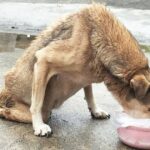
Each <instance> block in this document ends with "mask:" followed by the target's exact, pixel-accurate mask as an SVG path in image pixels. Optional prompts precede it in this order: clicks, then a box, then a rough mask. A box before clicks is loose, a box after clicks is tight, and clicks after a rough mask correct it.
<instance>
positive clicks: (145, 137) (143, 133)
mask: <svg viewBox="0 0 150 150" xmlns="http://www.w3.org/2000/svg"><path fill="white" fill-rule="evenodd" d="M117 132H118V136H119V138H120V140H121V141H122V142H123V143H125V144H127V145H129V146H131V147H134V148H140V149H148V150H150V129H144V128H139V127H133V126H129V127H119V128H118V129H117Z"/></svg>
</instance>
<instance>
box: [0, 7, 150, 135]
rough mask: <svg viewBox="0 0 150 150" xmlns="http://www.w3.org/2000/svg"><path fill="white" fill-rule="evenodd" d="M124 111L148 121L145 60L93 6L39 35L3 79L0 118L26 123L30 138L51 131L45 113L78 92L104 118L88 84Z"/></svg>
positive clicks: (149, 97)
mask: <svg viewBox="0 0 150 150" xmlns="http://www.w3.org/2000/svg"><path fill="white" fill-rule="evenodd" d="M103 81H104V83H105V84H106V86H107V88H108V90H109V91H110V92H112V94H113V95H114V96H115V97H116V99H117V100H118V101H119V103H120V104H121V105H122V106H123V108H124V110H125V111H126V112H127V113H129V114H130V115H132V116H134V117H144V118H145V117H150V92H149V89H150V71H149V66H148V60H147V58H146V57H145V56H144V54H143V52H142V51H141V50H140V46H139V44H138V43H137V41H136V40H135V39H134V37H133V36H132V35H131V33H130V32H129V31H128V30H127V29H126V28H125V27H124V26H123V25H122V24H121V23H120V22H119V21H118V20H117V19H116V18H115V17H114V16H113V15H112V14H111V12H110V11H109V10H108V9H107V8H106V7H105V6H103V5H100V4H93V5H90V6H88V7H87V8H84V9H82V10H81V11H79V12H76V13H74V14H71V15H69V16H67V17H66V18H64V19H61V21H59V22H58V23H57V24H55V26H54V27H48V28H47V29H46V30H45V31H43V32H42V33H41V34H40V35H39V36H38V37H37V39H36V40H35V41H33V42H32V44H31V45H30V47H29V48H28V49H27V50H26V51H25V52H24V54H23V56H22V57H20V58H19V59H18V61H17V62H16V65H15V66H14V67H13V68H12V69H11V70H9V71H8V73H7V74H6V76H5V88H4V89H3V90H2V91H1V93H0V115H1V116H2V117H5V118H6V119H9V120H13V121H19V122H32V124H33V128H34V131H35V132H34V133H35V135H41V136H45V135H48V134H50V133H51V128H50V126H49V125H47V124H45V123H44V122H46V121H47V118H48V115H49V113H50V112H51V111H52V109H54V108H58V107H59V106H60V105H61V104H62V103H63V102H64V101H65V100H67V98H69V97H70V96H72V95H73V94H74V93H76V92H77V91H79V90H80V89H81V88H84V92H85V97H86V100H87V104H88V108H89V110H90V111H91V114H92V116H93V117H95V118H103V119H105V118H109V117H110V115H109V114H108V113H107V112H105V111H103V110H101V109H100V108H99V107H98V106H97V105H96V103H95V101H94V98H93V94H92V83H100V82H103Z"/></svg>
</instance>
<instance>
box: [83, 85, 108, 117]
mask: <svg viewBox="0 0 150 150" xmlns="http://www.w3.org/2000/svg"><path fill="white" fill-rule="evenodd" d="M84 93H85V99H86V101H87V104H88V108H89V111H90V112H91V115H92V117H93V118H95V119H108V118H110V115H109V114H108V113H107V112H106V111H104V110H102V109H101V108H99V107H98V106H97V104H96V102H95V100H94V97H93V91H92V85H88V86H86V87H84Z"/></svg>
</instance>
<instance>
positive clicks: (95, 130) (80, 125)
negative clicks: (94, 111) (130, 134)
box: [0, 49, 134, 150]
mask: <svg viewBox="0 0 150 150" xmlns="http://www.w3.org/2000/svg"><path fill="white" fill-rule="evenodd" d="M22 52H23V50H21V49H16V50H15V51H14V52H2V53H0V87H1V88H2V86H3V85H4V82H3V81H4V80H3V75H4V74H5V72H6V71H7V70H8V69H9V68H11V66H13V64H14V63H15V61H16V59H17V58H18V57H19V56H20V55H21V54H22ZM94 95H95V99H96V100H97V103H98V104H99V106H101V108H103V109H105V110H106V111H108V112H109V113H110V114H111V119H110V120H93V119H91V116H90V113H89V112H88V109H87V104H86V102H85V100H84V95H83V91H79V92H78V93H77V94H76V95H74V96H73V97H71V98H70V99H69V100H68V101H66V102H65V103H64V105H63V106H61V108H60V109H58V110H55V111H54V112H53V114H52V118H51V120H49V125H50V126H51V128H52V130H53V132H54V134H53V135H52V137H51V138H40V137H36V136H34V135H33V130H32V126H31V124H23V123H16V122H10V121H7V120H4V119H0V149H1V150H27V149H28V150H48V149H50V150H134V149H133V148H130V147H128V146H125V145H124V144H122V143H121V142H120V141H119V139H118V136H117V131H116V126H115V111H119V110H120V109H121V108H120V106H119V105H118V103H117V102H116V101H115V100H114V98H113V97H112V96H111V95H110V93H109V92H108V91H107V89H106V88H105V86H104V85H103V84H99V85H94Z"/></svg>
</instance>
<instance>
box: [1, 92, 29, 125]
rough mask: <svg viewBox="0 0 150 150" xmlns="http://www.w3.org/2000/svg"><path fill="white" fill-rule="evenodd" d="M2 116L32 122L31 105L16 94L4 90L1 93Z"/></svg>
mask: <svg viewBox="0 0 150 150" xmlns="http://www.w3.org/2000/svg"><path fill="white" fill-rule="evenodd" d="M0 117H4V118H5V119H8V120H12V121H18V122H25V123H31V113H30V111H29V105H27V104H25V103H23V102H22V101H19V100H18V99H17V98H16V96H14V95H12V94H11V93H10V92H8V91H7V90H2V91H1V93H0Z"/></svg>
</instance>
